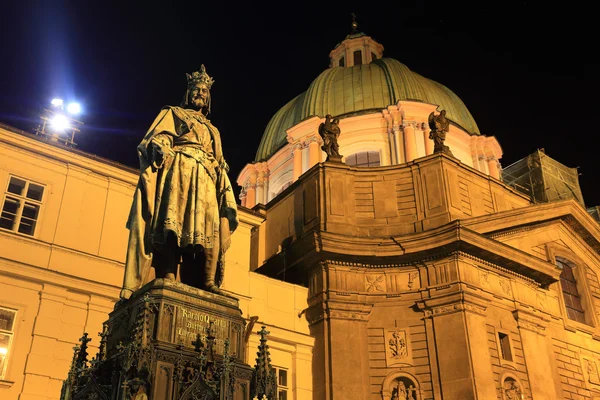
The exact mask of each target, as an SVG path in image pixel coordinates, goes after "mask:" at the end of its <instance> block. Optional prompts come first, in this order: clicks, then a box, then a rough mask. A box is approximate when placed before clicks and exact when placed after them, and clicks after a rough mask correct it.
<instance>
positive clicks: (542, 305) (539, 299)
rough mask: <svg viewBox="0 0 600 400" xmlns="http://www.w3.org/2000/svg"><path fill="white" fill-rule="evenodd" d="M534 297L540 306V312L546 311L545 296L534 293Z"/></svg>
mask: <svg viewBox="0 0 600 400" xmlns="http://www.w3.org/2000/svg"><path fill="white" fill-rule="evenodd" d="M535 297H536V299H537V303H538V305H539V306H540V308H541V309H542V310H547V309H548V303H547V302H546V295H545V294H541V293H536V295H535Z"/></svg>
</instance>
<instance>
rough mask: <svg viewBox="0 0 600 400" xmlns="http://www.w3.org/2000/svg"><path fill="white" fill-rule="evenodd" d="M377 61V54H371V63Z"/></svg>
mask: <svg viewBox="0 0 600 400" xmlns="http://www.w3.org/2000/svg"><path fill="white" fill-rule="evenodd" d="M375 60H377V54H375V53H373V52H371V61H375Z"/></svg>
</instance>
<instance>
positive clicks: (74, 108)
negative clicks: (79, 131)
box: [67, 103, 81, 115]
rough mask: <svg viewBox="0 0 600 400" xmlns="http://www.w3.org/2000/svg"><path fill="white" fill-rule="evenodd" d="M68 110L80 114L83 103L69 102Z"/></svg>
mask: <svg viewBox="0 0 600 400" xmlns="http://www.w3.org/2000/svg"><path fill="white" fill-rule="evenodd" d="M67 111H68V112H70V113H71V114H75V115H77V114H79V113H80V112H81V105H80V104H79V103H69V105H68V106H67Z"/></svg>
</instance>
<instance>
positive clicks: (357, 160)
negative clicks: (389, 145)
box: [346, 151, 381, 167]
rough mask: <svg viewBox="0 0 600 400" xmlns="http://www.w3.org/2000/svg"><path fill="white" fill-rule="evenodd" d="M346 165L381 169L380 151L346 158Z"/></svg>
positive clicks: (366, 152) (356, 154) (365, 152)
mask: <svg viewBox="0 0 600 400" xmlns="http://www.w3.org/2000/svg"><path fill="white" fill-rule="evenodd" d="M346 165H350V166H352V167H379V166H380V165H381V157H380V156H379V152H378V151H364V152H362V153H355V154H352V155H351V156H348V157H346Z"/></svg>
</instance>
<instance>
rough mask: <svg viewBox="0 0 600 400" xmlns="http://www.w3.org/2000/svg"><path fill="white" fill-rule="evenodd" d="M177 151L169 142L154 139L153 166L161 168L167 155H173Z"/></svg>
mask: <svg viewBox="0 0 600 400" xmlns="http://www.w3.org/2000/svg"><path fill="white" fill-rule="evenodd" d="M174 155H175V152H174V151H173V149H172V148H171V146H169V144H167V143H163V142H158V141H152V166H154V167H155V168H161V167H162V166H163V164H164V162H165V159H166V158H167V157H173V156H174Z"/></svg>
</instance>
